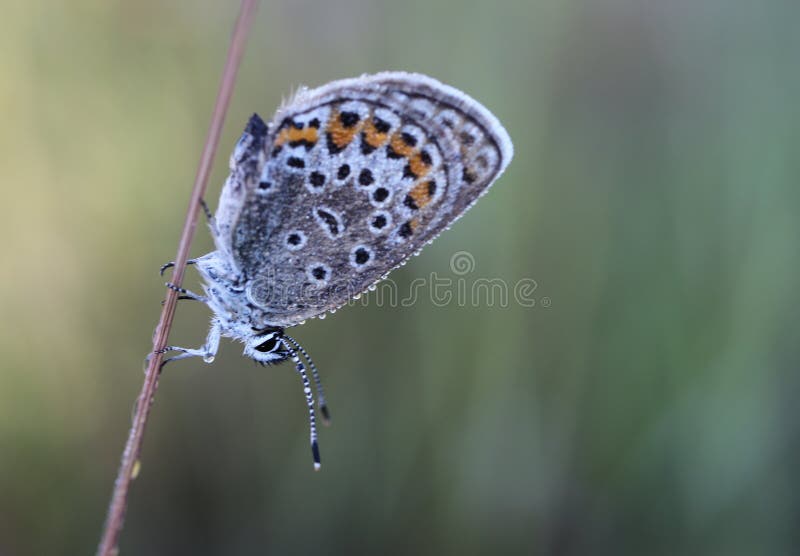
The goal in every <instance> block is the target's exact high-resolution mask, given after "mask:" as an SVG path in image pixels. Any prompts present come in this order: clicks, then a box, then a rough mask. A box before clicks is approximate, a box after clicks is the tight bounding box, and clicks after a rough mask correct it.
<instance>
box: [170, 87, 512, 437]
mask: <svg viewBox="0 0 800 556" xmlns="http://www.w3.org/2000/svg"><path fill="white" fill-rule="evenodd" d="M512 155H513V148H512V145H511V141H510V139H509V137H508V134H507V133H506V131H505V129H504V128H503V127H502V126H501V125H500V123H499V122H498V121H497V119H496V118H495V117H494V116H493V115H492V114H491V113H490V112H489V111H488V110H487V109H486V108H484V107H483V106H482V105H480V104H479V103H477V102H476V101H474V100H473V99H471V98H470V97H468V96H467V95H465V94H464V93H461V92H460V91H457V90H456V89H453V88H452V87H449V86H447V85H443V84H442V83H439V82H438V81H436V80H434V79H431V78H429V77H426V76H423V75H418V74H408V73H402V72H386V73H380V74H376V75H372V76H362V77H358V78H354V79H345V80H341V81H335V82H333V83H330V84H328V85H325V86H323V87H320V88H317V89H313V90H307V89H301V91H300V92H299V93H298V94H296V95H295V96H294V97H293V98H292V99H291V100H290V101H289V102H288V103H285V104H284V105H283V106H282V107H281V108H279V109H278V111H277V113H276V114H275V116H274V117H273V118H272V119H271V120H270V122H269V123H265V122H264V121H263V120H262V119H261V118H260V117H259V116H258V115H253V117H252V118H251V119H250V121H249V123H248V125H247V127H246V129H245V132H244V134H243V135H242V137H241V139H240V140H239V142H238V143H237V145H236V147H235V149H234V152H233V154H232V155H231V158H230V175H229V177H228V179H227V180H226V182H225V185H224V186H223V189H222V193H221V196H220V201H219V205H218V208H217V211H216V214H215V217H214V220H213V222H212V233H213V235H214V241H215V245H216V250H215V251H213V252H211V253H209V254H207V255H205V256H204V257H201V258H199V259H197V260H196V261H195V263H196V264H197V267H198V270H199V272H200V274H201V276H202V278H203V280H204V283H205V286H204V288H205V292H206V296H195V297H197V298H199V299H202V300H203V301H205V302H206V303H207V304H208V305H209V307H210V308H211V310H212V311H213V313H214V317H213V318H212V326H211V332H210V333H209V337H208V339H207V341H206V344H205V345H204V346H203V347H201V348H200V349H198V350H189V349H185V348H174V347H173V348H172V349H177V350H178V351H182V352H183V354H182V355H180V356H178V357H183V356H194V355H200V356H203V357H204V358H205V359H206V360H207V361H208V360H212V359H213V356H214V354H215V353H216V350H217V347H218V343H219V338H220V337H221V336H229V337H232V338H234V339H237V340H240V341H242V342H244V343H245V355H247V356H248V357H251V358H253V359H255V360H256V361H259V362H261V363H269V364H271V363H276V362H280V361H282V360H284V359H286V358H289V357H292V358H295V359H296V362H299V356H298V354H297V351H298V350H300V351H302V348H300V346H299V345H298V344H296V342H295V341H294V340H293V339H292V338H290V337H288V336H286V334H285V331H284V329H285V328H287V327H291V326H295V325H298V324H301V323H302V322H304V321H305V320H306V319H308V318H313V317H319V316H323V315H324V314H325V313H327V312H328V311H333V310H335V309H337V308H338V307H340V306H342V305H344V304H345V303H347V302H348V301H349V300H350V299H352V298H354V297H356V296H358V295H359V294H360V293H362V292H364V291H366V290H367V289H368V288H369V287H370V286H371V285H373V284H375V283H376V282H378V281H380V280H381V279H383V278H385V277H386V276H387V274H388V273H389V272H390V271H391V270H392V269H393V268H396V267H397V266H399V265H401V264H403V263H404V262H405V261H406V260H407V259H408V258H409V257H411V256H412V255H414V254H416V253H418V252H419V251H420V250H421V249H422V248H423V247H424V246H425V245H426V244H427V243H429V242H431V241H432V240H433V239H434V238H435V237H436V236H437V235H438V234H439V233H441V232H442V231H443V230H444V229H446V228H447V227H449V226H450V224H452V222H453V221H454V220H456V219H457V218H458V217H459V216H461V215H462V214H463V213H464V212H465V211H466V210H467V209H468V208H469V207H470V206H472V205H473V204H474V203H475V202H476V201H477V199H478V198H479V197H480V196H481V195H482V194H483V193H485V192H486V190H487V189H488V187H489V186H490V185H491V184H492V182H494V180H496V179H497V177H499V175H500V174H501V173H502V172H503V170H504V169H505V168H506V166H507V165H508V163H509V161H510V160H511V157H512ZM302 353H305V352H304V351H302ZM311 366H312V370H315V369H313V364H312V365H311ZM315 378H317V377H316V374H315ZM304 380H305V379H304ZM306 382H307V381H306ZM309 392H310V390H309ZM309 392H307V395H308V396H310V393H309ZM308 399H309V400H310V397H309V398H308ZM309 403H310V402H309ZM309 407H310V409H311V406H309ZM312 416H313V413H312ZM313 436H314V437H315V433H314V435H313ZM314 442H315V441H314Z"/></svg>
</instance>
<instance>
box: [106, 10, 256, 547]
mask: <svg viewBox="0 0 800 556" xmlns="http://www.w3.org/2000/svg"><path fill="white" fill-rule="evenodd" d="M257 4H258V0H242V4H241V8H240V11H239V17H238V19H237V20H236V26H235V27H234V30H233V35H232V37H231V43H230V47H229V49H228V57H227V59H226V61H225V68H224V70H223V73H222V80H221V83H220V87H219V91H218V93H217V100H216V103H215V105H214V113H213V115H212V117H211V125H210V126H209V129H208V135H207V136H206V142H205V146H204V147H203V154H202V156H201V157H200V163H199V166H198V168H197V175H196V176H195V180H194V187H193V188H192V195H191V199H190V200H189V209H188V210H187V211H186V221H185V222H184V224H183V232H182V234H181V239H180V243H179V244H178V253H177V254H176V255H175V267H174V269H173V272H172V280H171V281H172V282H173V283H175V284H181V282H182V281H183V274H184V271H185V270H186V260H187V259H188V257H189V248H190V247H191V244H192V240H193V239H194V233H195V229H196V227H197V214H198V212H199V210H200V200H201V199H202V198H203V195H204V194H205V190H206V186H207V185H208V176H209V174H210V172H211V164H212V162H213V160H214V154H215V153H216V151H217V145H218V143H219V137H220V134H221V132H222V124H223V123H224V121H225V114H226V112H227V111H228V105H229V104H230V99H231V94H232V93H233V85H234V82H235V81H236V73H237V71H238V69H239V65H240V62H241V59H242V54H243V53H244V44H245V41H246V39H247V34H248V32H249V30H250V27H251V25H252V22H253V18H254V16H255V12H256V6H257ZM177 300H178V293H177V292H175V291H174V290H171V289H167V298H166V301H165V302H164V307H163V309H162V310H161V318H160V319H159V321H158V326H157V327H156V331H155V334H154V337H153V356H152V357H151V358H150V361H149V364H148V366H147V371H146V372H145V378H144V384H143V385H142V391H141V393H140V394H139V397H138V398H137V401H136V412H135V414H134V416H133V422H132V424H131V430H130V432H129V433H128V441H127V443H126V444H125V450H124V451H123V453H122V462H121V463H120V466H119V472H118V473H117V480H116V481H115V482H114V492H113V493H112V495H111V504H110V505H109V508H108V516H107V517H106V522H105V527H104V528H103V534H102V537H101V538H100V545H99V546H98V548H97V556H112V555H115V554H117V552H118V550H117V542H118V540H119V535H120V532H121V531H122V525H123V521H124V518H125V509H126V507H127V503H128V491H129V490H130V484H131V481H132V480H133V479H134V478H135V475H136V474H137V469H138V466H139V454H140V452H141V449H142V441H143V439H144V430H145V426H146V425H147V419H148V417H149V415H150V407H151V406H152V404H153V398H154V396H155V393H156V389H157V388H158V376H159V371H160V368H161V361H162V359H163V355H162V353H161V350H162V349H163V348H164V347H165V346H166V345H167V339H168V337H169V331H170V328H171V327H172V319H173V317H174V315H175V306H176V303H177Z"/></svg>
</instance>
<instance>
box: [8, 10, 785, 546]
mask: <svg viewBox="0 0 800 556" xmlns="http://www.w3.org/2000/svg"><path fill="white" fill-rule="evenodd" d="M237 7H238V6H237V3H236V2H212V1H208V0H206V1H203V2H200V1H197V0H193V1H189V0H183V1H173V2H155V1H152V0H149V1H142V2H107V1H100V0H96V1H90V0H73V1H70V2H66V1H47V2H44V1H28V2H15V1H13V0H12V1H10V2H8V1H6V2H4V3H3V16H2V22H1V23H0V29H2V32H0V115H2V125H0V187H2V192H3V195H2V198H3V200H4V202H5V205H4V206H5V210H3V216H2V218H0V232H1V233H2V238H3V251H4V258H3V260H4V262H3V268H2V273H1V274H0V280H1V281H0V303H1V304H2V305H1V307H0V309H1V312H0V314H1V315H2V319H1V320H0V327H2V329H1V330H0V349H1V350H2V358H1V360H0V555H2V556H24V555H43V554H47V555H50V554H53V555H61V554H63V555H77V554H91V553H93V551H94V550H95V547H96V543H97V540H98V537H99V533H100V528H101V525H102V523H103V519H104V516H105V511H106V505H107V502H108V497H109V494H110V491H111V487H112V482H113V479H114V477H115V474H116V471H117V465H118V462H119V457H120V453H121V450H122V447H123V443H124V440H125V437H126V434H127V430H128V426H129V422H130V415H131V411H132V407H133V401H134V399H135V397H136V395H137V394H138V391H139V388H140V386H141V382H142V378H143V375H142V372H141V365H142V359H143V356H144V355H145V354H146V352H147V351H148V349H149V347H150V340H151V333H152V330H153V327H154V325H155V323H156V320H157V318H158V314H159V311H160V305H159V302H160V301H161V299H162V298H163V295H164V289H163V285H162V284H163V279H161V278H159V276H158V274H157V269H158V267H159V265H160V264H161V263H162V262H165V261H167V260H170V259H171V258H173V257H174V254H175V250H176V245H177V239H178V235H179V231H180V227H181V223H182V220H183V216H184V214H185V208H186V205H187V201H188V194H189V190H190V187H191V183H192V178H193V176H194V172H195V168H196V164H197V160H198V157H199V153H200V150H201V146H202V141H203V139H204V135H205V132H206V129H207V126H208V122H209V119H210V111H211V107H212V104H213V98H214V95H215V92H216V88H217V84H218V79H219V75H220V71H221V67H222V63H223V60H224V56H225V51H226V48H227V41H228V38H229V34H230V30H231V28H232V25H233V21H234V18H235V14H236V11H237ZM798 21H800V4H798V3H797V2H795V1H778V0H775V1H767V2H749V3H745V2H730V1H725V0H691V1H689V0H674V1H669V2H666V1H664V2H656V1H646V0H566V1H564V0H531V1H521V0H520V1H515V2H510V1H508V2H507V1H502V0H497V1H494V2H472V1H462V0H425V1H419V0H411V1H409V2H371V1H367V0H337V1H331V2H311V1H308V0H303V1H296V0H291V1H290V0H285V1H282V2H277V1H264V2H263V3H262V5H261V8H260V12H259V15H258V19H257V21H256V24H255V28H254V33H253V35H252V37H251V39H250V41H249V45H248V50H247V53H246V56H245V59H244V63H243V66H242V68H241V72H240V78H239V81H238V84H237V88H236V93H235V96H234V98H233V103H232V106H231V109H230V113H229V116H228V119H227V124H226V127H225V132H224V137H223V139H222V143H221V147H220V152H219V155H218V157H217V164H216V166H215V171H214V175H213V178H212V180H211V186H210V192H209V200H210V201H211V203H212V205H214V204H215V202H216V197H217V195H218V193H219V189H220V185H221V183H222V181H223V179H224V177H225V173H226V161H227V157H228V154H229V152H230V149H231V148H232V146H233V144H234V143H235V141H236V139H237V138H238V135H239V134H240V132H241V130H242V128H243V126H244V123H245V122H246V120H247V118H248V116H249V115H250V114H251V113H252V112H253V111H257V112H259V113H260V114H262V115H263V116H264V117H268V116H269V115H270V114H271V113H272V111H273V110H274V109H275V107H276V106H277V105H278V103H279V102H280V101H281V98H282V97H285V96H287V95H288V94H289V92H290V91H291V90H292V89H293V88H294V87H296V86H297V85H298V84H301V83H305V84H309V85H319V84H322V83H325V82H327V81H329V80H332V79H335V78H340V77H347V76H353V75H359V74H361V73H363V72H375V71H379V70H384V69H404V70H413V71H420V72H424V73H428V74H430V75H433V76H435V77H437V78H438V79H440V80H442V81H445V82H447V83H450V84H452V85H454V86H456V87H458V88H461V89H463V90H465V91H467V92H468V93H469V94H471V95H472V96H474V97H475V98H477V99H479V100H480V101H482V102H483V103H485V104H486V105H487V106H488V107H489V108H490V109H491V110H493V111H494V112H495V113H496V114H497V116H498V117H499V118H500V120H501V121H503V122H504V123H505V124H506V126H507V128H508V130H509V133H510V135H511V137H512V138H513V140H514V143H515V147H516V158H515V160H514V161H513V163H512V164H511V166H510V168H509V169H508V171H507V173H506V174H505V176H504V177H503V178H502V179H501V180H500V181H499V182H498V183H497V184H496V186H495V188H494V189H493V190H492V192H491V193H490V194H489V195H488V196H486V197H485V198H484V199H483V200H482V201H481V202H480V203H479V204H478V205H477V206H476V207H475V208H474V209H473V211H471V212H470V213H469V214H468V215H467V217H465V218H464V219H462V220H461V221H459V222H458V223H457V225H455V226H454V228H453V229H452V230H451V231H450V232H448V233H446V234H444V235H443V236H442V237H441V238H440V239H439V240H438V241H437V242H436V243H435V244H434V245H432V246H430V247H429V248H427V249H426V251H425V252H424V253H423V254H422V255H421V256H420V257H418V258H416V259H414V260H413V261H412V264H409V265H407V266H406V267H404V268H402V269H400V270H398V271H396V272H395V273H394V274H393V275H392V278H393V279H394V281H395V282H396V283H397V284H398V287H400V289H401V291H404V290H403V288H408V287H409V285H410V284H411V283H412V281H413V280H415V279H418V278H425V277H428V276H430V273H432V272H436V273H437V274H438V275H439V276H442V277H448V276H449V277H450V278H453V279H455V278H457V277H456V276H454V275H453V273H452V271H451V269H450V260H451V257H452V256H453V254H454V253H457V252H460V251H466V252H468V253H469V254H470V255H471V256H472V257H473V260H474V263H475V265H474V268H473V269H472V270H471V272H469V273H467V274H466V275H464V278H465V279H466V280H467V281H468V283H469V281H471V280H473V279H477V278H497V279H501V280H505V281H506V282H507V283H509V284H512V285H513V284H515V283H516V282H518V281H519V280H522V279H531V280H535V282H536V285H537V287H536V290H535V292H534V293H533V296H532V297H533V298H534V299H535V302H536V303H535V305H534V306H533V307H526V306H521V305H520V304H519V303H515V302H514V300H513V298H512V299H511V301H510V302H509V304H508V306H507V307H501V306H498V304H497V303H495V304H494V305H491V304H489V303H482V304H479V306H464V307H460V306H458V304H457V303H450V304H447V305H446V306H437V305H436V304H435V303H433V302H431V300H430V299H425V298H424V296H422V298H421V299H420V300H419V301H418V302H417V303H415V304H414V305H413V306H411V307H385V306H384V307H378V306H376V305H377V304H374V303H373V304H369V303H368V304H367V305H368V306H366V307H351V308H347V309H344V310H342V311H340V312H338V313H337V314H336V315H335V316H333V317H329V318H328V319H326V320H324V321H316V320H315V321H313V322H309V323H307V324H306V325H305V326H303V327H302V328H300V329H296V330H295V331H294V332H295V336H296V337H297V338H299V339H300V340H301V341H302V342H303V344H304V345H305V346H307V347H308V348H309V350H310V351H311V353H312V354H313V356H314V357H315V359H316V361H317V364H318V366H319V367H320V368H321V370H322V373H323V378H324V380H325V382H326V386H327V389H328V395H329V398H330V404H331V409H332V412H333V416H334V424H333V426H332V427H331V428H328V429H324V430H323V431H322V436H321V446H322V453H323V459H324V466H323V471H322V472H321V473H318V474H315V473H313V471H312V468H311V461H310V458H309V454H308V439H307V432H306V431H307V429H306V427H307V422H306V413H305V407H304V403H303V399H302V394H301V391H300V388H299V384H298V380H297V377H296V375H295V374H294V373H293V371H292V368H291V367H290V366H282V367H277V368H269V369H262V368H261V367H255V366H254V365H253V364H252V363H251V362H249V361H247V360H245V359H243V358H242V357H241V356H240V354H241V346H239V345H234V344H231V343H229V342H224V343H223V345H222V349H221V352H220V355H219V358H218V360H217V362H216V363H215V364H214V365H210V366H209V365H205V364H203V363H202V361H199V360H197V361H184V362H182V363H180V365H175V367H174V368H171V369H169V372H168V373H167V375H166V376H165V377H164V379H163V380H162V382H161V386H160V389H159V391H158V395H157V398H156V402H155V406H154V411H153V414H152V418H151V422H150V426H149V428H148V431H147V436H146V439H145V445H144V452H143V467H142V470H141V475H140V477H139V479H138V480H137V481H136V482H135V483H134V485H133V490H132V495H131V504H130V507H129V511H128V514H127V523H126V528H125V530H124V532H123V535H122V542H121V553H122V554H158V555H161V554H165V555H166V554H193V555H219V554H225V555H245V554H311V553H313V554H376V553H379V554H459V555H462V556H463V555H473V554H703V555H711V554H725V555H732V554H734V555H735V554H742V555H749V554H789V553H793V552H796V551H797V546H798V542H800V533H798V531H800V529H798V510H799V509H800V480H798V478H797V469H798V463H799V462H798V455H799V454H800V443H799V441H800V431H799V430H798V427H799V425H798V423H799V422H800V409H798V405H797V404H798V402H797V400H798V397H800V374H798V364H800V338H798V324H799V323H798V317H797V312H798V305H800V294H799V293H798V290H799V289H798V287H797V286H798V283H800V259H798V238H800V223H798V211H800V187H798V180H799V179H800V156H798V145H800V120H799V119H798V117H799V116H800V109H799V108H798V106H800V104H799V103H798V98H800V69H798V64H797V62H798V57H797V54H798V52H800V33H798ZM210 248H211V241H210V238H209V236H208V234H207V233H206V232H205V229H204V228H201V229H200V233H199V235H198V238H197V241H196V243H195V246H194V248H193V253H194V254H195V255H199V254H202V253H204V252H206V251H208V250H210ZM188 276H189V279H188V281H187V284H188V285H189V286H190V287H195V288H197V287H198V285H197V280H196V275H194V274H193V273H192V272H189V274H188ZM368 299H369V298H368ZM207 323H208V313H207V311H206V310H205V309H204V308H203V307H201V306H199V305H197V304H195V305H192V304H191V303H188V304H183V305H181V306H180V307H179V312H178V315H177V320H176V325H175V328H174V332H173V335H172V341H173V342H174V343H177V344H183V345H199V344H200V343H201V342H202V339H203V338H204V335H205V332H206V328H207Z"/></svg>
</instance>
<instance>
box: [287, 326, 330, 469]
mask: <svg viewBox="0 0 800 556" xmlns="http://www.w3.org/2000/svg"><path fill="white" fill-rule="evenodd" d="M281 340H283V338H281ZM282 343H283V345H284V346H286V349H288V350H289V354H290V356H291V358H292V361H294V366H295V369H297V373H298V374H299V375H300V378H301V379H302V380H303V392H304V393H305V395H306V405H307V406H308V424H309V428H310V436H311V455H312V457H313V458H314V471H319V469H320V467H321V466H322V464H321V463H320V457H319V443H318V442H317V419H316V417H315V415H314V397H313V396H312V395H311V383H310V382H309V381H308V375H307V374H306V367H305V365H303V362H302V361H300V356H299V355H298V354H297V351H296V350H295V349H294V348H293V347H292V346H290V345H289V344H288V343H287V342H285V341H283V342H282Z"/></svg>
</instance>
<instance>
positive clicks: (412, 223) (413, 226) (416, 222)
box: [408, 218, 419, 231]
mask: <svg viewBox="0 0 800 556" xmlns="http://www.w3.org/2000/svg"><path fill="white" fill-rule="evenodd" d="M408 225H409V226H411V231H414V230H416V229H417V226H419V218H412V219H411V220H409V221H408Z"/></svg>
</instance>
